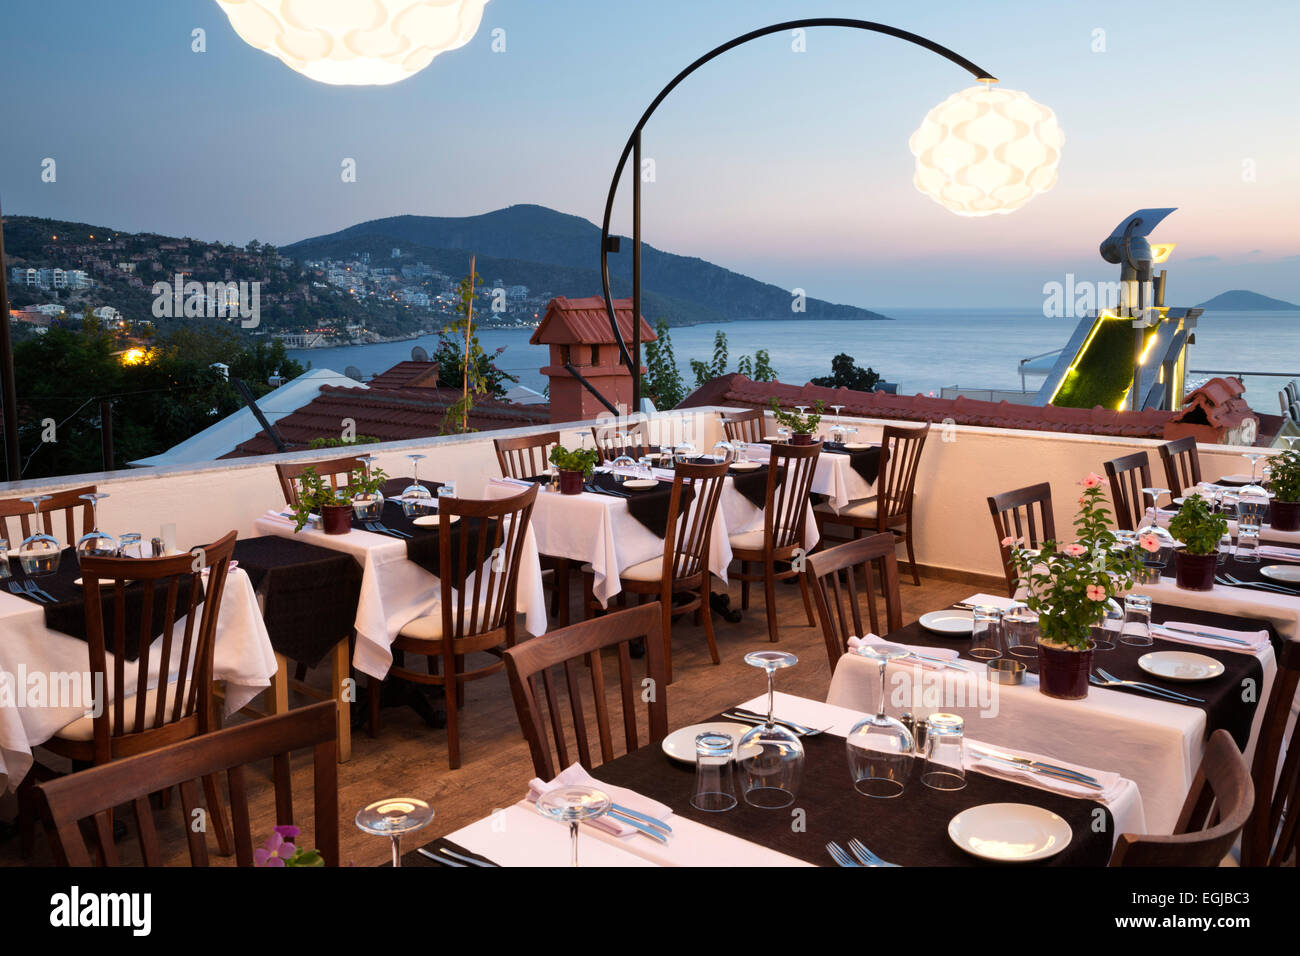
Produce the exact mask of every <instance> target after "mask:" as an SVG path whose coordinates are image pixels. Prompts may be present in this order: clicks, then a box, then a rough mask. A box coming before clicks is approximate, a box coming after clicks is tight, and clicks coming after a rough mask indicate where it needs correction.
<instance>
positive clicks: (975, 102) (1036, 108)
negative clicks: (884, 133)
mask: <svg viewBox="0 0 1300 956" xmlns="http://www.w3.org/2000/svg"><path fill="white" fill-rule="evenodd" d="M1064 142H1065V136H1064V134H1063V133H1062V132H1061V127H1060V126H1059V125H1058V124H1057V122H1056V114H1055V113H1053V112H1052V111H1051V110H1050V109H1048V108H1047V107H1046V106H1043V105H1042V104H1041V103H1035V102H1034V101H1033V100H1031V99H1030V98H1029V96H1028V94H1026V93H1022V92H1020V91H1018V90H1003V89H997V88H995V87H991V86H972V87H969V88H967V89H964V90H961V91H960V92H957V93H954V94H953V95H952V96H950V97H948V98H947V99H946V100H944V101H943V102H942V103H940V104H939V105H938V106H936V107H935V108H934V109H932V110H930V112H929V113H928V114H927V115H926V117H925V119H924V120H923V121H922V122H921V126H920V128H919V129H917V131H916V132H915V133H913V134H912V138H911V139H910V140H909V141H908V145H909V146H910V147H911V149H912V155H914V156H915V157H916V175H915V177H914V178H913V180H912V181H913V182H914V183H916V188H917V189H919V190H921V192H923V193H925V194H926V195H927V196H929V197H930V198H931V199H933V200H934V201H935V202H937V203H939V204H940V205H941V206H944V207H945V208H947V209H949V210H950V211H952V212H955V213H956V214H957V215H959V216H990V215H993V214H994V213H1009V212H1014V211H1015V210H1017V209H1019V208H1020V207H1021V206H1023V205H1024V204H1025V203H1027V202H1029V200H1031V199H1033V198H1034V197H1035V196H1037V195H1038V194H1039V193H1042V192H1046V191H1047V190H1049V189H1051V188H1052V187H1053V186H1054V185H1056V167H1057V165H1058V164H1059V163H1060V161H1061V146H1062V144H1063V143H1064Z"/></svg>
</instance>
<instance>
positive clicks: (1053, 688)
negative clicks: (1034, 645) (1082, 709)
mask: <svg viewBox="0 0 1300 956" xmlns="http://www.w3.org/2000/svg"><path fill="white" fill-rule="evenodd" d="M1095 646H1096V645H1094V644H1093V643H1092V642H1091V641H1089V642H1088V647H1087V648H1086V649H1085V650H1082V651H1078V650H1075V649H1074V648H1065V647H1053V646H1051V645H1048V644H1044V643H1042V642H1041V641H1040V642H1039V644H1038V691H1039V693H1041V694H1045V695H1047V696H1048V697H1055V698H1056V699H1057V700H1083V698H1085V697H1087V696H1088V675H1089V674H1090V673H1092V653H1093V650H1094V648H1095Z"/></svg>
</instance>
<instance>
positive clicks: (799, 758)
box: [736, 651, 804, 810]
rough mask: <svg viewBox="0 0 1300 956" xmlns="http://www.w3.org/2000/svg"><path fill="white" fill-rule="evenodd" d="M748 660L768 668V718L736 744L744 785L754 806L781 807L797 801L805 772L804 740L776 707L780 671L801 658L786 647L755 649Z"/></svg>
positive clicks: (750, 802)
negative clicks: (778, 717) (777, 719)
mask: <svg viewBox="0 0 1300 956" xmlns="http://www.w3.org/2000/svg"><path fill="white" fill-rule="evenodd" d="M745 663H746V664H749V665H750V666H751V667H761V668H762V669H763V670H764V671H766V672H767V720H766V721H765V722H764V723H761V724H759V725H758V726H757V727H753V728H751V729H750V730H749V731H748V732H746V733H745V735H744V736H743V737H741V738H740V742H739V743H738V744H737V745H736V752H737V753H738V754H742V755H743V754H748V756H742V757H741V760H740V775H741V789H742V790H743V791H744V795H745V802H746V803H748V804H749V805H750V806H751V807H760V808H762V809H765V810H779V809H781V808H782V807H788V806H790V804H792V803H794V798H795V794H796V793H798V791H799V779H800V777H802V776H803V761H804V749H803V742H802V741H800V740H799V737H798V736H797V735H796V734H795V733H794V731H792V730H789V729H787V728H786V727H784V726H782V725H781V724H778V723H776V722H775V720H774V719H773V713H774V709H775V707H776V672H777V671H778V670H781V669H782V668H785V667H793V666H794V665H795V664H797V663H799V658H797V657H795V656H794V655H793V654H789V653H787V652H785V651H751V652H750V653H748V654H746V655H745Z"/></svg>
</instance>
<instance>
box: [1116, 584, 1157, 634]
mask: <svg viewBox="0 0 1300 956" xmlns="http://www.w3.org/2000/svg"><path fill="white" fill-rule="evenodd" d="M1119 642H1120V643H1121V644H1129V645H1132V646H1133V647H1150V646H1151V644H1152V643H1153V642H1152V640H1151V598H1149V597H1148V596H1147V595H1145V594H1129V595H1127V596H1126V597H1125V598H1124V623H1123V625H1122V626H1121V628H1120V635H1119Z"/></svg>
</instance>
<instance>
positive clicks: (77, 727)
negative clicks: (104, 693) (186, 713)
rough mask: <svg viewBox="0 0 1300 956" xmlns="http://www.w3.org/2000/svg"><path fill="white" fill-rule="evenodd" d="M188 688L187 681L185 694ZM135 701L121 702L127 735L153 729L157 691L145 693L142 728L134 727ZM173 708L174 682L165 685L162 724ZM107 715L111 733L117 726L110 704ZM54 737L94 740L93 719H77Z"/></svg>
mask: <svg viewBox="0 0 1300 956" xmlns="http://www.w3.org/2000/svg"><path fill="white" fill-rule="evenodd" d="M189 688H190V684H189V682H188V681H187V682H186V684H185V689H186V692H187V693H188V692H189ZM135 699H136V695H135V694H132V695H131V696H130V697H128V698H127V699H126V700H125V701H124V702H123V706H124V707H125V710H123V715H124V716H125V719H126V726H127V730H126V732H127V733H128V734H134V733H139V732H140V731H141V730H152V729H153V726H154V714H155V708H157V706H158V691H157V689H156V688H155V689H151V690H149V691H146V692H145V702H144V726H143V727H136V726H135V706H136V704H135ZM174 706H176V682H175V681H173V682H172V683H170V684H168V685H167V703H166V705H165V708H166V709H165V712H164V714H163V720H164V722H165V721H166V720H167V719H168V718H170V717H171V713H172V708H173V707H174ZM107 713H108V726H109V730H110V732H111V731H112V730H113V729H115V728H116V726H117V720H116V713H115V708H114V707H113V705H112V703H109V704H108V705H107ZM54 736H56V737H60V738H62V739H63V740H74V741H78V742H85V741H89V740H94V739H95V718H93V717H78V718H77V719H76V720H74V721H73V722H72V723H70V724H68V726H66V727H64V728H63V729H62V730H60V731H59V732H58V733H56V734H55V735H54Z"/></svg>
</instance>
